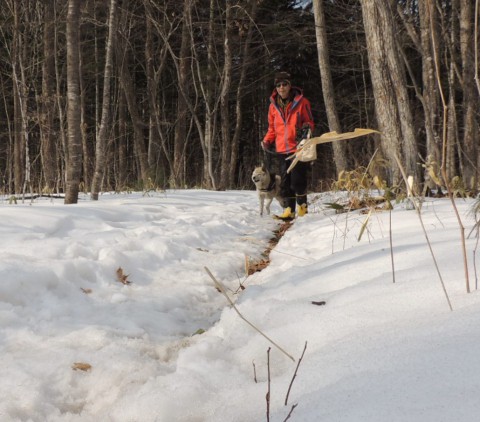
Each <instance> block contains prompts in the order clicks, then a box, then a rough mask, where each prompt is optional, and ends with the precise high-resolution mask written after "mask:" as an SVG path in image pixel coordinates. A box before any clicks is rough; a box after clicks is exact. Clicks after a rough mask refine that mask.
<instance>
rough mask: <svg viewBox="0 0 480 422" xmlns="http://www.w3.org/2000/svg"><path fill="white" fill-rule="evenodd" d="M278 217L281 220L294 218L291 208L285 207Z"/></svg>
mask: <svg viewBox="0 0 480 422" xmlns="http://www.w3.org/2000/svg"><path fill="white" fill-rule="evenodd" d="M278 218H280V219H281V220H291V219H292V218H295V212H292V209H291V208H290V207H287V208H285V209H284V210H283V214H280V215H279V216H278Z"/></svg>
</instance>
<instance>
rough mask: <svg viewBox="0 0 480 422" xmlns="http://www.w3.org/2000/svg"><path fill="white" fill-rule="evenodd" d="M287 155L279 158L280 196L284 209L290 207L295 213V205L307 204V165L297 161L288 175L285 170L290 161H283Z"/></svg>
mask: <svg viewBox="0 0 480 422" xmlns="http://www.w3.org/2000/svg"><path fill="white" fill-rule="evenodd" d="M285 157H287V155H280V156H279V171H280V176H281V177H282V184H281V188H280V194H281V195H282V197H283V198H284V205H283V207H284V208H287V207H290V208H291V209H292V211H295V206H296V204H298V205H302V204H306V203H307V184H308V169H309V168H310V164H309V163H305V162H303V161H299V162H298V163H297V164H296V165H295V167H294V168H293V169H292V171H291V172H290V173H288V174H287V169H288V168H289V167H290V164H292V160H285Z"/></svg>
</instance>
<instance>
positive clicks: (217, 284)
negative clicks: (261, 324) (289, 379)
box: [204, 267, 295, 362]
mask: <svg viewBox="0 0 480 422" xmlns="http://www.w3.org/2000/svg"><path fill="white" fill-rule="evenodd" d="M204 269H205V271H206V272H207V274H208V275H209V276H210V278H211V279H212V280H213V282H214V283H215V287H217V289H218V290H219V291H220V293H222V294H223V296H225V298H226V299H227V301H228V303H230V305H231V306H232V307H233V309H234V310H235V312H236V313H237V314H238V316H239V317H240V318H242V319H243V320H244V321H245V322H246V323H247V324H248V325H250V327H252V328H253V329H254V330H255V331H257V332H258V333H260V334H261V335H262V336H263V337H265V338H266V339H267V340H268V341H269V342H270V343H272V344H273V345H274V346H275V347H276V348H277V349H278V350H280V351H281V352H282V353H283V354H284V355H286V356H288V357H289V358H290V359H291V360H292V361H294V362H295V359H294V358H293V357H292V356H291V355H290V354H288V353H287V352H286V351H285V350H284V349H282V348H281V347H280V346H279V345H278V344H277V343H275V342H274V341H273V340H272V339H271V338H269V337H268V336H267V335H266V334H264V333H263V332H262V331H260V330H259V329H258V328H257V327H255V325H253V324H252V323H251V322H250V321H248V320H247V319H246V318H245V317H244V316H243V315H242V314H241V313H240V311H239V310H238V309H237V307H236V306H235V304H234V303H233V302H232V300H231V299H230V297H229V296H228V295H227V293H226V289H225V287H224V286H223V284H222V283H220V281H218V280H217V279H216V278H215V277H214V276H213V274H212V273H211V271H210V270H209V269H208V268H207V267H204Z"/></svg>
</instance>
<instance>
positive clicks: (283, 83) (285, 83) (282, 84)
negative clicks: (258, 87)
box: [275, 82, 290, 88]
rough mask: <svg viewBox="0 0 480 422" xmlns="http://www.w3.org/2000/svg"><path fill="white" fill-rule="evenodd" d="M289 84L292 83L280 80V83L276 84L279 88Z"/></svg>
mask: <svg viewBox="0 0 480 422" xmlns="http://www.w3.org/2000/svg"><path fill="white" fill-rule="evenodd" d="M288 85H290V84H289V83H288V82H279V83H278V84H276V85H275V86H276V87H277V88H280V87H281V86H288Z"/></svg>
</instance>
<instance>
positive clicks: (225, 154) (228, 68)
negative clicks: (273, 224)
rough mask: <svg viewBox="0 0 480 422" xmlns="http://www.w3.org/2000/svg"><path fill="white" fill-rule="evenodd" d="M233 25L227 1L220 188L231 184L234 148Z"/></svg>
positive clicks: (221, 102)
mask: <svg viewBox="0 0 480 422" xmlns="http://www.w3.org/2000/svg"><path fill="white" fill-rule="evenodd" d="M231 26H232V6H231V2H229V1H227V2H226V3H225V41H224V43H223V45H224V57H225V58H224V65H223V77H222V90H221V92H220V118H221V129H222V145H221V159H220V162H221V167H220V181H219V185H218V188H219V189H222V190H223V189H226V188H227V187H228V186H230V183H231V181H230V180H229V168H230V155H231V153H230V151H231V149H232V145H231V137H230V107H229V99H230V86H231V81H232V48H231V42H232V41H231Z"/></svg>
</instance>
